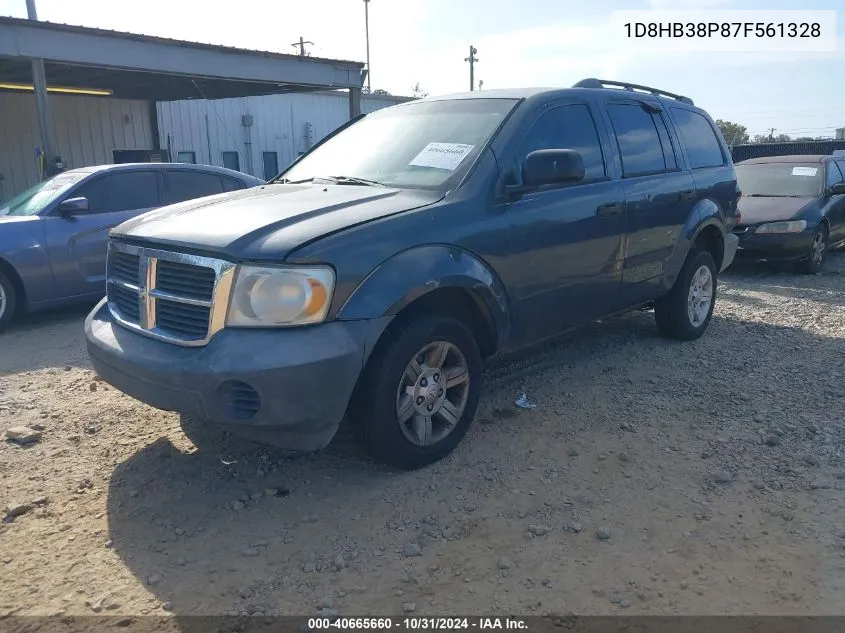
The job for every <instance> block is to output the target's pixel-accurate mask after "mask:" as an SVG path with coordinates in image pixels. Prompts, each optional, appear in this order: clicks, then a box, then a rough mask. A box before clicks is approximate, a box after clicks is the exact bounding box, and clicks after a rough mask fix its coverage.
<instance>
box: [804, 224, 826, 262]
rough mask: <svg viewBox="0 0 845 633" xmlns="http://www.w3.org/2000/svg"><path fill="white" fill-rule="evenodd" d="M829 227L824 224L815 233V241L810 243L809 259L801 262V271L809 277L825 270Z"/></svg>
mask: <svg viewBox="0 0 845 633" xmlns="http://www.w3.org/2000/svg"><path fill="white" fill-rule="evenodd" d="M827 240H828V233H827V225H826V224H825V223H824V222H822V223H820V224H819V226H818V227H817V228H816V231H815V233H813V240H812V242H810V252H809V253H808V255H807V259H806V260H804V261H802V262H801V266H800V267H801V271H802V272H804V273H806V274H808V275H817V274H819V273H820V272H821V271H822V268H824V258H825V255H827V251H828V245H827Z"/></svg>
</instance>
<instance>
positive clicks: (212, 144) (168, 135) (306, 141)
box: [157, 92, 407, 178]
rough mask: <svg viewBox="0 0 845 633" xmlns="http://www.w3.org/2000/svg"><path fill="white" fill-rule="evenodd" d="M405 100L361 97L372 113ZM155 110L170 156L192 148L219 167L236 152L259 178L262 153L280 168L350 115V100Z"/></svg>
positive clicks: (233, 102)
mask: <svg viewBox="0 0 845 633" xmlns="http://www.w3.org/2000/svg"><path fill="white" fill-rule="evenodd" d="M404 101H407V98H405V97H374V96H367V95H364V96H363V97H362V99H361V110H362V111H363V112H374V111H375V110H378V109H380V108H384V107H387V106H391V105H395V104H396V103H401V102H404ZM157 108H158V124H159V134H160V136H161V142H162V145H163V146H164V147H169V148H170V149H171V151H172V154H171V156H172V157H173V159H174V160H175V159H176V157H177V155H178V152H195V154H196V157H197V162H198V163H205V164H211V165H218V166H222V165H223V152H231V151H236V152H238V157H239V161H240V170H241V171H243V172H246V173H250V174H253V175H254V176H258V177H259V178H264V177H265V174H264V161H263V153H264V152H275V153H276V157H277V161H278V165H279V169H284V168H285V167H286V166H287V165H289V164H290V163H291V162H292V161H293V160H294V159H295V158H296V157H297V156H299V155H300V154H301V153H302V152H305V151H306V150H307V149H309V148H310V147H312V146H313V145H314V144H315V143H317V142H318V141H319V140H320V139H322V138H323V137H324V136H326V135H327V134H329V133H330V132H332V131H333V130H334V129H336V128H337V127H338V126H339V125H341V124H343V123H345V122H346V121H347V120H348V119H349V98H348V95H347V94H346V93H343V92H338V93H331V92H310V93H299V94H287V95H266V96H260V97H243V98H238V99H214V100H208V101H206V100H199V99H197V100H194V99H191V100H188V101H169V102H160V103H158V104H157ZM244 115H251V116H252V125H251V126H244V125H243V124H242V123H243V120H242V117H243V116H244ZM206 121H207V124H206ZM168 142H169V143H170V145H169V146H168Z"/></svg>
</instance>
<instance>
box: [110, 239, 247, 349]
mask: <svg viewBox="0 0 845 633" xmlns="http://www.w3.org/2000/svg"><path fill="white" fill-rule="evenodd" d="M233 273H234V264H232V263H230V262H226V261H223V260H220V259H212V258H208V257H199V256H195V255H187V254H182V253H172V252H169V251H162V250H158V249H151V248H143V247H138V246H131V245H128V244H123V243H121V242H110V243H109V253H108V266H107V283H106V294H107V297H108V305H109V309H110V310H111V313H112V315H113V316H114V317H115V319H116V320H117V322H118V323H120V324H121V325H123V326H125V327H127V328H129V329H132V330H136V331H139V332H141V333H143V334H146V335H148V336H151V337H153V338H158V339H162V340H166V341H168V342H172V343H176V344H179V345H190V346H194V345H204V344H205V343H207V342H208V341H209V340H210V339H211V337H212V336H213V335H214V334H215V333H216V332H217V331H218V330H219V329H220V328H222V326H223V321H224V320H225V312H226V302H227V301H228V296H229V290H230V288H231V283H232V275H233ZM218 296H219V297H220V300H219V301H218V300H217V297H218Z"/></svg>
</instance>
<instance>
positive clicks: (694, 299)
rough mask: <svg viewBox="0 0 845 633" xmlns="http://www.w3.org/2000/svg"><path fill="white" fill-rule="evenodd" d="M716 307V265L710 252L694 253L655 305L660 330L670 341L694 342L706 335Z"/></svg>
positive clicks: (698, 251) (699, 251)
mask: <svg viewBox="0 0 845 633" xmlns="http://www.w3.org/2000/svg"><path fill="white" fill-rule="evenodd" d="M715 305H716V263H715V262H714V261H713V256H712V255H711V254H710V253H708V252H707V251H703V250H695V251H692V252H691V253H690V254H689V255H688V256H687V260H686V261H685V262H684V266H683V268H682V269H681V273H680V274H679V275H678V278H677V279H676V280H675V285H673V286H672V289H671V290H670V291H669V293H668V294H666V295H664V296H662V297H660V298H659V299H657V300H656V301H655V302H654V318H655V321H656V322H657V330H658V331H659V332H660V334H662V335H663V336H665V337H667V338H673V339H677V340H681V341H692V340H695V339H697V338H698V337H700V336H701V335H702V334H704V331H705V330H706V329H707V326H708V325H709V323H710V318H711V317H712V316H713V308H714V307H715Z"/></svg>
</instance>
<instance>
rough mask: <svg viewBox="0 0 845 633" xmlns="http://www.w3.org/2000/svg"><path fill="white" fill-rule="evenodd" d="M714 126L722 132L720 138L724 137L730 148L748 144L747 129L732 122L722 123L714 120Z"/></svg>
mask: <svg viewBox="0 0 845 633" xmlns="http://www.w3.org/2000/svg"><path fill="white" fill-rule="evenodd" d="M716 125H718V126H719V129H720V130H721V131H722V136H724V137H725V142H727V144H728V145H729V146H731V147H733V146H734V145H743V144H744V143H747V142H748V128H746V127H745V126H744V125H740V124H739V123H734V122H732V121H724V120H722V119H716Z"/></svg>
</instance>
